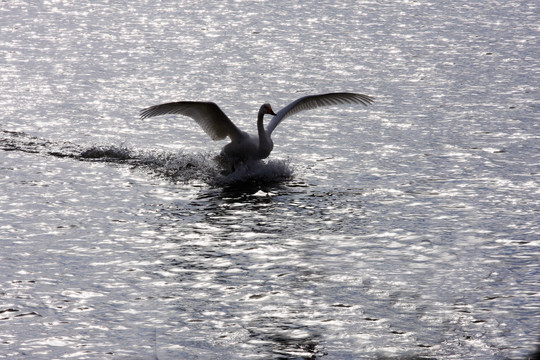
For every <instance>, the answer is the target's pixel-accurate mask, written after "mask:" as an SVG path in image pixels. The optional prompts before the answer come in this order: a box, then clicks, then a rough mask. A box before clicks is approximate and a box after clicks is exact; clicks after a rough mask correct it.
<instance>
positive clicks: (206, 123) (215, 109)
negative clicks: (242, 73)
mask: <svg viewBox="0 0 540 360" xmlns="http://www.w3.org/2000/svg"><path fill="white" fill-rule="evenodd" d="M373 101H374V98H372V97H371V96H368V95H363V94H356V93H349V92H335V93H327V94H316V95H308V96H304V97H301V98H299V99H297V100H295V101H293V102H292V103H290V104H289V105H287V106H285V107H284V108H283V109H281V110H279V111H278V112H277V114H276V113H274V111H273V110H272V106H271V105H270V104H268V103H266V104H263V105H262V106H261V107H260V109H259V114H258V116H257V130H258V136H254V135H250V134H248V133H246V132H244V131H241V130H240V129H239V128H238V127H237V126H236V125H235V124H234V123H233V122H232V121H231V120H230V119H229V118H228V117H227V115H225V113H224V112H223V111H222V110H221V109H220V108H219V106H218V105H217V104H215V103H213V102H203V101H179V102H170V103H165V104H160V105H154V106H150V107H147V108H145V109H142V110H141V111H140V118H141V119H142V120H144V119H147V118H150V117H153V116H158V115H163V114H180V115H184V116H188V117H191V118H192V119H194V120H195V121H196V122H197V124H199V125H200V127H201V128H202V129H203V130H204V131H205V132H206V133H207V134H208V135H209V136H210V137H211V138H212V140H222V139H225V138H226V137H227V136H228V137H229V138H230V139H231V142H230V143H228V144H227V145H225V146H224V147H223V149H222V150H221V157H222V158H224V160H225V162H226V163H227V164H230V166H231V168H232V170H234V168H235V165H239V164H242V163H247V162H250V161H256V160H261V159H265V158H267V157H268V156H269V155H270V153H271V152H272V149H273V148H274V143H273V142H272V139H271V135H272V132H273V131H274V129H275V128H276V127H277V126H278V125H279V123H281V122H282V121H283V120H284V119H285V118H287V117H289V116H291V115H294V114H296V113H298V112H300V111H304V110H310V109H315V108H318V107H321V106H330V105H339V104H362V105H365V106H367V105H369V104H372V103H373ZM264 115H272V116H273V118H272V120H271V121H270V122H269V123H268V126H267V127H266V129H265V128H264V123H263V118H264Z"/></svg>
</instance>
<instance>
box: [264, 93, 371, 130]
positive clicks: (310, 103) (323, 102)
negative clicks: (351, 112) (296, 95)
mask: <svg viewBox="0 0 540 360" xmlns="http://www.w3.org/2000/svg"><path fill="white" fill-rule="evenodd" d="M373 101H374V98H372V97H371V96H368V95H363V94H356V93H347V92H340V93H328V94H318V95H308V96H304V97H301V98H300V99H297V100H295V101H293V102H292V103H290V104H289V105H287V106H285V107H284V108H283V109H281V110H279V111H278V113H277V114H276V116H274V117H273V118H272V120H271V121H270V123H269V124H268V126H267V127H266V132H267V133H272V131H274V129H275V128H276V126H278V124H279V123H280V122H281V121H283V119H285V118H287V117H289V116H291V115H294V114H296V113H298V112H300V111H304V110H311V109H315V108H318V107H321V106H330V105H340V104H362V105H366V106H367V105H369V104H371V103H373Z"/></svg>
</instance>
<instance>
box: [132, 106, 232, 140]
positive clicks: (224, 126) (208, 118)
mask: <svg viewBox="0 0 540 360" xmlns="http://www.w3.org/2000/svg"><path fill="white" fill-rule="evenodd" d="M164 114H180V115H184V116H189V117H190V118H192V119H193V120H195V121H196V122H197V124H199V126H200V127H201V128H202V129H203V130H204V131H205V132H206V133H207V134H208V135H210V137H211V138H212V140H221V139H224V138H225V137H227V136H228V137H230V138H231V140H236V139H239V138H241V137H242V132H241V131H240V129H238V128H237V127H236V125H234V123H233V122H232V121H231V120H230V119H229V117H228V116H227V115H225V113H224V112H223V111H222V110H221V109H220V108H219V106H217V104H215V103H213V102H200V101H179V102H171V103H166V104H160V105H154V106H150V107H148V108H145V109H142V110H141V112H140V116H141V119H146V118H149V117H152V116H158V115H164Z"/></svg>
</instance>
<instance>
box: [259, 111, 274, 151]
mask: <svg viewBox="0 0 540 360" xmlns="http://www.w3.org/2000/svg"><path fill="white" fill-rule="evenodd" d="M263 118H264V112H263V109H261V110H260V111H259V115H258V117H257V130H258V132H259V157H260V158H261V159H264V158H267V157H268V155H270V152H271V151H272V148H273V147H274V144H273V143H272V140H271V139H270V136H268V135H267V134H266V130H265V129H264V123H263Z"/></svg>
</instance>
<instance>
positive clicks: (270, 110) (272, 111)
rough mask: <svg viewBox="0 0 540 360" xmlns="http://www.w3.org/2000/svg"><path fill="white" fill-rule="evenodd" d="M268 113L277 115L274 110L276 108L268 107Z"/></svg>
mask: <svg viewBox="0 0 540 360" xmlns="http://www.w3.org/2000/svg"><path fill="white" fill-rule="evenodd" d="M266 113H267V114H270V115H274V116H276V113H275V112H274V110H272V108H268V109H267V110H266Z"/></svg>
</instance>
